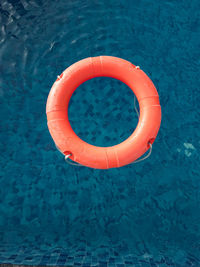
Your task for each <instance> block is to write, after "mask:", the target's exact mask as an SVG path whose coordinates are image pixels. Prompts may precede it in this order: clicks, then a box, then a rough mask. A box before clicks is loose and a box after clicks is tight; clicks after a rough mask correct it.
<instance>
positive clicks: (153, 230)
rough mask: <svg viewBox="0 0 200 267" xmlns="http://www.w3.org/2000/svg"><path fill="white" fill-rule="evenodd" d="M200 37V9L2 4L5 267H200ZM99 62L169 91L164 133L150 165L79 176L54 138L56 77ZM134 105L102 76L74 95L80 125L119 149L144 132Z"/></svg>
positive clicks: (0, 246)
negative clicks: (50, 116) (133, 70)
mask: <svg viewBox="0 0 200 267" xmlns="http://www.w3.org/2000/svg"><path fill="white" fill-rule="evenodd" d="M199 29H200V2H199V0H193V1H188V0H182V1H179V0H166V1H160V0H154V1H152V0H141V1H136V0H134V1H133V0H129V1H128V0H127V1H122V0H121V1H120V0H110V1H105V0H104V1H95V0H93V1H92V0H82V1H80V0H73V1H70V0H68V1H62V0H57V1H53V0H52V1H50V0H42V1H39V0H31V1H29V0H19V1H15V0H2V1H1V4H0V36H1V38H0V121H1V123H0V140H1V141H0V151H1V153H0V166H1V168H0V263H3V262H10V263H19V264H20V263H21V264H22V263H23V264H39V263H40V264H41V263H42V264H43V265H45V264H56V263H57V264H59V265H67V266H85V267H86V266H101V267H105V266H112V267H122V266H200V153H199V149H200V127H199V119H200V112H199V110H200V91H199V88H200V79H199V71H200V57H199V51H200V30H199ZM98 55H111V56H117V57H121V58H124V59H126V60H129V61H131V62H132V63H133V64H135V65H139V66H140V67H141V69H142V70H144V71H145V72H146V73H147V74H148V75H149V77H150V78H151V79H152V81H153V82H154V84H155V86H156V88H157V90H158V93H159V95H160V102H161V106H162V124H161V128H160V131H159V134H158V137H157V139H156V141H155V143H154V145H153V152H152V155H151V157H150V158H149V159H148V160H146V161H144V162H142V163H138V164H133V165H129V166H126V167H123V168H119V169H110V170H94V169H89V168H84V167H82V168H77V167H74V166H69V165H67V163H65V161H64V159H63V156H62V155H61V154H60V153H59V151H57V150H56V148H55V145H54V143H53V141H52V139H51V137H50V134H49V132H48V129H47V124H46V114H45V105H46V99H47V96H48V93H49V91H50V88H51V86H52V84H53V82H54V81H55V80H56V77H57V75H59V74H60V73H61V72H62V71H63V70H64V69H65V68H67V67H68V66H70V65H71V64H72V63H74V62H76V61H78V60H80V59H83V58H85V57H89V56H98ZM133 103H134V95H133V94H132V92H131V90H130V89H129V88H128V87H127V86H126V85H124V84H122V83H121V82H119V81H115V80H113V79H109V78H97V79H94V80H91V81H88V82H86V83H85V84H83V85H82V86H80V88H79V89H78V90H77V91H76V93H75V95H74V96H73V97H72V101H71V103H70V111H69V116H70V122H71V124H72V127H73V129H74V131H75V132H76V133H77V134H78V135H79V136H80V137H81V138H82V139H84V140H85V141H87V142H89V143H92V144H94V145H104V146H109V145H114V144H117V143H119V142H121V141H123V140H124V139H126V138H127V137H128V136H129V135H130V134H131V133H132V131H133V130H134V128H135V126H136V124H137V116H136V113H135V111H134V105H133ZM78 263H79V264H80V265H78Z"/></svg>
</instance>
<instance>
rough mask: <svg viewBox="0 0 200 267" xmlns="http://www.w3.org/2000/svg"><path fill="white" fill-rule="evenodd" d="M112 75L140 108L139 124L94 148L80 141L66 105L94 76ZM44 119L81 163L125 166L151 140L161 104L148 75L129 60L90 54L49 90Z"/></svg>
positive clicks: (62, 146)
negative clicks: (122, 136) (121, 138)
mask: <svg viewBox="0 0 200 267" xmlns="http://www.w3.org/2000/svg"><path fill="white" fill-rule="evenodd" d="M100 76H106V77H112V78H115V79H118V80H120V81H122V82H124V83H125V84H127V85H128V86H129V87H130V88H131V89H132V91H133V92H134V94H135V95H136V97H137V100H138V102H139V107H140V117H139V122H138V125H137V127H136V129H135V131H134V132H133V133H132V135H131V136H130V137H129V138H127V139H126V140H125V141H123V142H122V143H120V144H118V145H115V146H111V147H97V146H93V145H90V144H88V143H86V142H84V141H83V140H81V139H80V138H79V137H78V136H77V135H76V134H75V132H74V131H73V130H72V127H71V125H70V123H69V119H68V104H69V101H70V98H71V96H72V94H73V92H74V91H75V90H76V88H77V87H78V86H79V85H81V84H82V83H83V82H85V81H87V80H89V79H92V78H94V77H100ZM46 113H47V121H48V128H49V131H50V134H51V136H52V138H53V140H54V142H55V144H56V146H57V147H58V149H59V150H60V151H61V152H62V153H63V154H64V155H68V154H71V156H70V159H71V160H73V161H75V162H78V163H80V164H82V165H85V166H87V167H91V168H97V169H108V168H115V167H121V166H124V165H127V164H129V163H131V162H133V161H135V160H136V159H138V158H139V157H140V156H142V155H143V154H144V153H145V152H146V151H147V150H148V149H149V147H150V145H149V143H151V144H152V143H153V142H154V140H155V138H156V136H157V133H158V130H159V128H160V123H161V107H160V102H159V96H158V93H157V90H156V88H155V86H154V85H153V83H152V81H151V80H150V79H149V78H148V76H147V75H146V74H145V73H144V72H143V71H142V70H141V69H139V68H138V67H136V66H134V65H133V64H132V63H130V62H129V61H126V60H124V59H121V58H117V57H111V56H100V57H90V58H86V59H83V60H81V61H79V62H77V63H75V64H73V65H71V66H70V67H69V68H67V69H66V70H65V71H64V72H63V73H62V74H61V75H60V76H58V78H57V80H56V81H55V83H54V84H53V87H52V89H51V91H50V93H49V96H48V100H47V106H46Z"/></svg>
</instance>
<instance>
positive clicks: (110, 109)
mask: <svg viewBox="0 0 200 267" xmlns="http://www.w3.org/2000/svg"><path fill="white" fill-rule="evenodd" d="M137 106H138V104H137ZM68 117H69V121H70V124H71V126H72V129H73V130H74V132H75V133H76V134H77V135H78V136H79V137H80V138H81V139H82V140H84V141H85V142H87V143H89V144H92V145H95V146H104V147H105V146H113V145H116V144H119V143H121V142H123V141H124V140H126V139H127V138H128V137H129V136H130V135H131V134H132V133H133V131H134V130H135V128H136V126H137V123H138V116H137V113H136V112H135V108H134V93H133V91H132V90H131V89H130V88H129V87H128V86H127V85H126V84H124V83H123V82H121V81H119V80H117V79H114V78H110V77H98V78H93V79H91V80H88V81H86V82H84V83H83V84H81V85H80V86H79V87H78V88H77V89H76V90H75V92H74V94H73V95H72V97H71V99H70V102H69V107H68Z"/></svg>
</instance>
